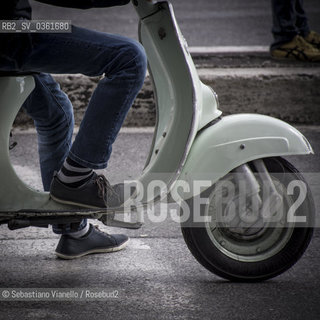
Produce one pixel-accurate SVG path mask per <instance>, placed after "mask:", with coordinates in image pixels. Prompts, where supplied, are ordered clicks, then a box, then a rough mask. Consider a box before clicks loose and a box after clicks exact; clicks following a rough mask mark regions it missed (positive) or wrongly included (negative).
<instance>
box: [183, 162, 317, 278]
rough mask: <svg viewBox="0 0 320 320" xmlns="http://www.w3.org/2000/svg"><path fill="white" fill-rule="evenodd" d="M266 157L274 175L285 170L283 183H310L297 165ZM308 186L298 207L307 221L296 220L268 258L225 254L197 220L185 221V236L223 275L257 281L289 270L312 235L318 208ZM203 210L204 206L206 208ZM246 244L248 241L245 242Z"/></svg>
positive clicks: (196, 253) (196, 254)
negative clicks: (280, 244)
mask: <svg viewBox="0 0 320 320" xmlns="http://www.w3.org/2000/svg"><path fill="white" fill-rule="evenodd" d="M263 160H264V163H265V166H266V167H267V169H268V171H269V173H270V175H271V176H273V173H281V174H280V179H282V180H281V183H283V184H284V185H286V184H288V182H289V180H290V179H296V180H300V181H303V182H304V183H306V182H305V181H304V178H303V177H302V175H301V174H299V172H298V171H297V169H295V168H294V166H292V165H291V164H290V163H289V162H288V161H286V160H285V159H283V158H280V157H277V158H276V157H274V158H265V159H263ZM249 166H250V167H251V168H252V170H253V171H254V167H253V164H252V163H249ZM283 173H285V174H283ZM274 175H275V174H274ZM277 179H279V175H277ZM306 186H307V195H306V198H305V200H304V201H303V203H302V204H301V206H300V207H299V208H298V209H297V215H304V216H306V218H307V219H306V222H305V223H296V224H295V225H294V226H293V227H291V229H290V236H288V237H287V238H286V241H285V244H284V245H283V246H282V247H281V249H279V251H278V252H275V254H274V255H272V256H269V257H268V256H267V255H266V258H265V259H262V260H260V261H250V262H248V261H239V260H237V259H235V258H233V257H230V255H227V254H225V252H223V250H221V248H220V249H219V248H218V247H217V244H216V243H214V241H213V240H212V236H211V238H210V236H209V231H208V228H206V226H205V225H204V223H202V225H201V224H200V225H199V224H198V225H197V226H195V225H194V223H193V222H190V221H191V220H188V221H187V222H184V223H181V229H182V234H183V237H184V240H185V242H186V244H187V246H188V248H189V250H190V251H191V253H192V254H193V256H194V257H195V258H196V259H197V260H198V262H199V263H200V264H202V265H203V266H204V267H205V268H207V269H208V270H209V271H211V272H213V273H214V274H216V275H218V276H220V277H222V278H225V279H228V280H231V281H244V282H257V281H263V280H266V279H270V278H273V277H275V276H277V275H279V274H281V273H283V272H284V271H286V270H288V269H289V268H290V267H291V266H293V265H294V264H295V263H296V262H297V261H298V260H299V258H300V257H301V256H302V254H303V253H304V251H305V250H306V248H307V247H308V245H309V243H310V240H311V238H312V234H313V228H312V227H313V226H314V212H315V210H314V203H313V199H312V195H311V191H310V189H309V187H308V185H307V184H306ZM213 188H214V186H213V187H211V188H210V189H209V190H206V191H205V192H204V193H203V194H202V195H201V197H209V194H210V193H212V192H213ZM286 197H287V196H286ZM291 197H292V200H293V201H295V199H296V198H297V197H298V194H297V192H295V193H294V194H293V195H292V196H291ZM193 201H194V199H190V200H188V201H187V202H188V205H189V207H190V209H191V208H192V205H193ZM202 210H204V208H203V209H202ZM203 214H204V213H201V215H203ZM191 218H192V214H191ZM278 230H279V229H278ZM280 230H281V232H288V230H289V229H288V228H287V227H285V228H280ZM270 232H271V231H270ZM278 232H280V231H278ZM241 241H243V240H241ZM244 241H247V244H248V245H250V241H253V240H250V239H249V240H244ZM244 245H246V243H245V242H244ZM240 260H241V259H240Z"/></svg>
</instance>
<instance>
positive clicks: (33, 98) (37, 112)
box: [23, 73, 87, 235]
mask: <svg viewBox="0 0 320 320" xmlns="http://www.w3.org/2000/svg"><path fill="white" fill-rule="evenodd" d="M33 77H34V81H35V89H34V90H33V91H32V93H31V94H30V96H29V97H28V98H27V100H26V101H25V103H24V104H23V108H24V109H25V110H26V111H27V113H28V114H29V115H30V116H31V118H32V119H33V120H34V123H35V127H36V129H37V136H38V151H39V160H40V170H41V178H42V184H43V189H44V191H49V190H50V184H51V181H52V178H53V174H54V172H55V171H57V170H59V169H60V168H61V166H62V164H63V161H64V159H65V158H66V157H67V155H68V153H69V150H70V148H71V140H72V134H73V126H74V119H73V108H72V104H71V102H70V100H69V98H68V96H67V95H66V94H65V93H64V92H63V91H62V90H61V89H60V86H59V84H58V83H57V82H56V81H55V80H54V79H53V78H52V76H51V75H49V74H45V73H40V74H39V75H34V76H33ZM86 226H87V221H86V220H82V221H81V222H80V223H78V224H77V223H75V224H72V225H71V224H64V225H54V226H53V232H55V233H57V234H72V235H76V234H77V235H81V234H82V233H83V234H85V231H86ZM81 230H82V232H79V231H81ZM75 232H76V233H75Z"/></svg>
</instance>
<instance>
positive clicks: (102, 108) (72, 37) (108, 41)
mask: <svg viewBox="0 0 320 320" xmlns="http://www.w3.org/2000/svg"><path fill="white" fill-rule="evenodd" d="M32 45H33V50H32V51H31V53H30V54H29V55H28V56H27V57H26V59H24V63H23V64H22V66H21V71H30V70H31V71H38V72H44V73H82V74H84V75H88V76H100V75H102V74H104V75H105V77H104V78H103V79H102V80H100V82H99V84H98V86H97V88H96V90H95V92H94V93H93V96H92V98H91V100H90V103H89V105H88V108H87V111H86V114H85V116H84V119H83V121H82V123H81V126H80V129H79V133H78V135H77V137H76V140H75V142H74V143H73V145H72V147H71V152H69V154H68V158H71V160H72V161H74V162H75V163H77V164H79V165H80V166H83V167H88V168H91V169H100V168H105V167H106V166H107V162H108V159H109V157H110V154H111V148H112V143H113V142H114V140H115V138H116V136H117V134H118V132H119V130H120V127H121V124H122V122H123V120H124V118H125V116H126V113H127V111H128V109H129V108H130V106H131V104H132V102H133V100H134V98H135V96H136V95H137V93H138V91H139V90H140V88H141V86H142V84H143V80H144V77H145V72H146V56H145V53H144V50H143V47H142V46H141V45H140V44H138V43H137V42H135V41H133V40H130V39H127V38H124V37H121V36H114V35H108V34H104V33H100V32H94V31H90V30H86V29H82V28H77V27H73V32H72V33H71V34H32ZM29 112H30V113H31V112H32V110H31V111H30V109H29ZM38 126H39V125H38ZM53 129H54V128H50V130H49V132H50V131H51V130H53ZM47 138H49V140H50V139H52V141H53V142H54V140H55V137H54V135H53V136H51V138H50V134H49V133H48V134H47ZM58 140H59V139H58ZM54 143H55V142H54ZM58 144H59V143H58ZM64 150H66V147H65V149H64ZM43 159H45V157H44V158H43ZM76 169H79V168H76ZM79 170H81V169H79ZM95 182H97V183H96V185H97V186H95V187H96V188H97V191H101V190H102V191H103V188H104V187H105V183H106V182H105V181H104V180H103V179H100V178H99V181H98V179H96V181H95ZM93 185H94V183H92V184H91V186H93ZM69 189H76V188H69ZM90 190H91V189H90ZM91 191H92V190H91ZM77 192H78V190H76V193H77ZM102 194H103V195H104V194H105V192H104V191H103V192H102ZM89 196H90V198H91V197H92V196H93V195H92V194H90V195H89ZM99 197H100V195H99ZM78 198H79V199H78V201H79V202H81V200H82V196H80V197H78ZM67 231H68V230H67ZM69 231H70V230H69ZM88 239H90V241H87V240H88ZM127 239H128V238H127V237H126V236H123V235H112V236H111V237H110V236H109V237H106V236H104V235H102V234H101V232H100V233H99V232H98V231H95V229H94V228H92V226H90V230H89V231H88V234H87V235H86V236H85V237H82V238H73V237H68V236H65V235H63V236H62V237H61V239H60V242H59V244H58V247H57V251H56V253H57V254H58V256H60V257H62V258H68V259H70V258H75V257H80V256H82V255H85V254H88V253H93V252H109V251H115V250H119V249H121V248H122V247H123V245H124V243H125V242H126V241H127ZM101 242H104V243H106V242H108V244H107V245H103V246H102V247H101ZM88 244H89V245H88Z"/></svg>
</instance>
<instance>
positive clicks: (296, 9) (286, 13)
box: [271, 0, 310, 49]
mask: <svg viewBox="0 0 320 320" xmlns="http://www.w3.org/2000/svg"><path fill="white" fill-rule="evenodd" d="M272 19H273V27H272V34H273V37H274V42H273V43H272V44H271V49H275V48H277V47H280V46H281V45H282V44H284V43H287V42H290V41H291V40H292V39H293V38H294V37H295V36H296V35H301V36H302V37H305V36H307V35H308V33H309V32H310V29H309V25H308V19H307V16H306V13H305V11H304V8H303V0H272Z"/></svg>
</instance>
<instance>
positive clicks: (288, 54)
mask: <svg viewBox="0 0 320 320" xmlns="http://www.w3.org/2000/svg"><path fill="white" fill-rule="evenodd" d="M270 53H271V56H272V57H273V58H275V59H291V60H299V61H309V62H315V61H320V50H318V49H316V48H315V47H314V46H313V45H311V44H310V43H308V42H307V41H306V40H304V38H302V37H301V36H299V35H296V36H295V37H294V38H293V39H292V40H291V41H290V42H288V43H285V44H283V45H282V46H280V47H278V48H276V49H273V50H271V52H270Z"/></svg>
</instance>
